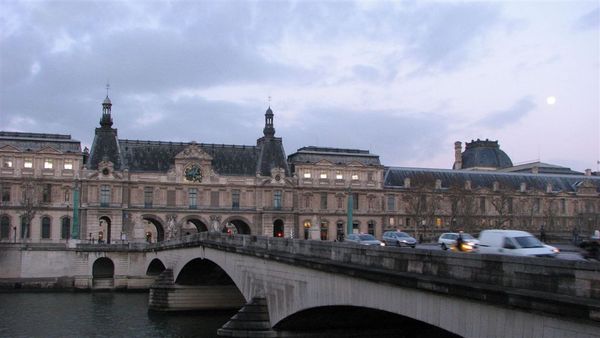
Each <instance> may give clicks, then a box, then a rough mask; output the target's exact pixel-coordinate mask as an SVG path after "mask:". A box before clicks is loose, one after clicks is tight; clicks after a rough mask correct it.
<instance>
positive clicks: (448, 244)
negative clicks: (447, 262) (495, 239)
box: [438, 232, 479, 250]
mask: <svg viewBox="0 0 600 338" xmlns="http://www.w3.org/2000/svg"><path fill="white" fill-rule="evenodd" d="M457 238H458V232H446V233H443V234H441V235H440V238H438V244H439V245H440V247H441V248H442V250H448V249H450V248H452V246H454V245H455V244H456V239H457ZM462 238H463V242H464V243H466V244H468V245H469V246H471V247H472V248H473V249H477V246H478V245H479V241H478V240H477V238H475V237H473V236H471V235H470V234H467V233H464V232H463V233H462Z"/></svg>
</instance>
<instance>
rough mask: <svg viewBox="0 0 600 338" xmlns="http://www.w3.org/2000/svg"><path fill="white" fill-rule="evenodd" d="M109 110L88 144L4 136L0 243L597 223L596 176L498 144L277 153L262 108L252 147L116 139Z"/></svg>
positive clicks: (555, 227)
mask: <svg viewBox="0 0 600 338" xmlns="http://www.w3.org/2000/svg"><path fill="white" fill-rule="evenodd" d="M111 109H112V102H111V101H110V99H109V98H108V97H106V99H105V100H104V102H103V103H102V114H101V119H100V125H99V127H98V128H96V130H95V137H94V141H93V144H92V148H91V150H90V151H88V150H87V149H84V150H83V151H82V149H81V144H80V142H79V141H76V140H72V139H71V137H70V136H69V135H56V134H40V133H21V132H0V160H1V168H0V189H1V193H2V199H1V201H0V203H1V208H0V241H1V242H33V243H38V242H42V243H61V242H67V241H69V240H73V239H77V240H81V241H93V242H98V241H100V242H104V243H122V242H144V241H149V242H155V241H163V240H168V239H172V238H179V237H181V236H186V235H189V234H193V233H196V232H201V231H221V232H230V233H242V234H258V235H267V236H276V237H294V238H304V239H313V240H338V239H341V238H343V237H344V236H345V235H346V234H347V233H348V232H365V233H371V234H373V235H375V236H376V237H379V238H380V237H381V235H382V233H383V231H385V230H389V229H398V228H399V229H402V230H404V231H406V232H409V233H411V234H412V235H414V236H415V237H418V238H422V239H424V240H428V239H433V238H435V237H436V236H437V235H439V233H440V232H444V231H448V230H459V229H460V230H465V231H469V232H472V233H477V232H479V231H480V230H482V229H487V228H505V229H509V228H510V229H522V230H528V231H531V232H533V233H537V232H539V229H540V227H541V226H542V225H543V226H544V228H545V230H546V233H547V236H548V238H550V239H553V238H555V239H559V238H560V239H565V238H569V237H570V235H571V232H572V231H573V230H576V231H577V232H579V234H580V235H581V236H587V235H589V234H590V233H592V232H593V231H594V230H595V229H598V228H600V215H599V214H600V176H598V175H597V173H592V172H591V171H589V170H588V171H586V172H585V173H579V172H576V171H572V170H570V169H569V168H564V167H560V166H556V165H552V164H546V163H539V162H536V163H531V164H527V165H519V166H513V164H512V161H511V160H510V158H509V156H508V155H506V154H505V153H504V152H503V151H502V150H500V147H499V145H498V142H497V141H489V140H485V141H482V140H476V141H472V142H470V143H467V144H466V148H465V150H464V151H463V150H462V144H461V143H460V142H457V143H456V144H455V149H454V151H455V163H454V165H453V169H423V168H404V167H389V166H385V165H384V164H382V163H380V160H379V157H378V156H377V155H375V154H371V153H370V152H369V151H368V150H358V149H338V148H328V147H314V146H306V147H303V148H300V149H298V150H297V151H296V152H294V153H293V154H291V155H289V156H286V155H285V151H284V148H283V140H282V138H281V137H276V136H275V127H274V113H273V111H272V110H271V108H270V107H269V109H267V111H266V112H265V115H264V118H265V124H264V129H263V131H262V135H261V136H260V137H259V138H258V139H257V141H256V144H255V145H225V144H206V143H196V142H159V141H148V140H128V139H120V138H119V135H118V134H117V129H115V128H113V121H112V116H111ZM257 134H258V131H257ZM349 200H351V202H352V203H348V202H349ZM349 206H351V207H350V208H351V212H349V210H348V208H349ZM349 214H351V217H349ZM349 220H351V223H352V224H348V223H349Z"/></svg>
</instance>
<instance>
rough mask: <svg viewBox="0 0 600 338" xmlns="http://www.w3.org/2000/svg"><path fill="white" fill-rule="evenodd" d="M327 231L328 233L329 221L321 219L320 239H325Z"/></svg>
mask: <svg viewBox="0 0 600 338" xmlns="http://www.w3.org/2000/svg"><path fill="white" fill-rule="evenodd" d="M328 233H329V222H328V221H325V220H323V221H321V240H322V241H326V240H327V238H328Z"/></svg>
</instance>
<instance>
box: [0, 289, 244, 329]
mask: <svg viewBox="0 0 600 338" xmlns="http://www.w3.org/2000/svg"><path fill="white" fill-rule="evenodd" d="M236 312H237V311H236V310H232V311H217V312H215V311H210V312H183V313H181V312H178V313H163V312H148V294H147V293H119V292H101V293H97V292H95V293H70V292H55V293H49V292H11V293H0V337H15V338H19V337H216V332H217V329H218V328H220V327H221V326H222V325H223V324H225V323H226V322H227V321H228V320H229V318H231V316H233V315H234V314H235V313H236Z"/></svg>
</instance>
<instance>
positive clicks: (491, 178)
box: [384, 167, 600, 192]
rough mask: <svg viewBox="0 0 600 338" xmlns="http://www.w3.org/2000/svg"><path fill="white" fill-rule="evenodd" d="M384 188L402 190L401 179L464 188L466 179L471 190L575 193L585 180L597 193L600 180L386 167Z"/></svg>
mask: <svg viewBox="0 0 600 338" xmlns="http://www.w3.org/2000/svg"><path fill="white" fill-rule="evenodd" d="M384 172H385V174H384V186H385V187H386V188H402V187H403V186H404V179H405V178H410V179H411V184H413V183H412V182H415V181H418V180H431V181H433V182H435V180H436V179H439V180H441V182H442V188H448V187H450V186H452V185H460V186H464V183H465V182H466V181H467V180H470V181H471V188H473V189H475V188H477V187H487V188H492V186H493V183H494V182H498V183H499V184H500V187H511V188H513V189H515V190H517V189H519V187H520V186H521V183H525V184H526V186H527V189H528V190H529V189H537V190H541V191H545V190H546V186H547V184H551V185H552V190H553V191H555V192H557V191H563V192H574V191H575V190H576V188H577V186H579V185H580V184H581V183H582V182H583V181H584V180H589V181H591V182H592V183H593V184H594V185H595V186H596V188H597V189H596V190H597V191H598V192H600V177H597V176H584V175H579V176H576V175H553V174H528V173H506V172H498V171H474V170H450V169H425V168H398V167H386V168H385V170H384Z"/></svg>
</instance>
